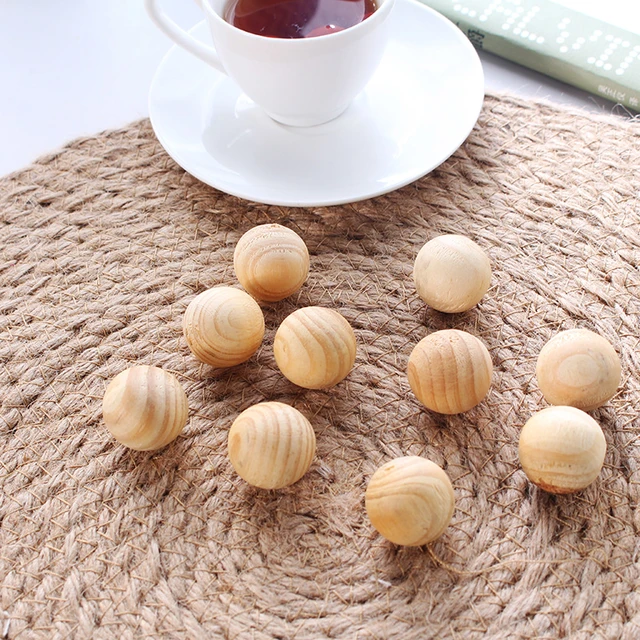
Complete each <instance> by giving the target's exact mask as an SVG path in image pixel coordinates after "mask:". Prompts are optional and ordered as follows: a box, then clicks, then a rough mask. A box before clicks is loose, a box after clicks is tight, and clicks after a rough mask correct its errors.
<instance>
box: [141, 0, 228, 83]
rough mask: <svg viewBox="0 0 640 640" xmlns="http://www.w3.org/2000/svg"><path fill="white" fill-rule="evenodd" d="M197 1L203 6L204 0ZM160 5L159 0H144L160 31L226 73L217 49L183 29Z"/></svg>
mask: <svg viewBox="0 0 640 640" xmlns="http://www.w3.org/2000/svg"><path fill="white" fill-rule="evenodd" d="M197 2H198V5H199V6H200V8H202V2H201V1H200V0H197ZM158 5H159V0H144V6H145V9H146V10H147V13H148V14H149V17H150V18H151V19H152V20H153V22H155V24H156V26H157V27H158V28H159V29H160V31H162V32H163V33H164V34H165V35H167V36H169V38H171V39H172V40H173V41H174V42H175V43H176V44H178V45H180V46H181V47H182V48H183V49H186V50H187V51H188V52H189V53H192V54H193V55H194V56H196V57H197V58H200V60H204V62H206V63H207V64H209V65H211V66H212V67H213V68H214V69H217V70H218V71H220V72H222V73H224V74H226V73H227V72H226V71H225V69H224V67H223V66H222V62H220V58H219V57H218V54H217V53H216V50H215V49H214V48H213V47H210V46H209V45H206V44H204V43H203V42H200V41H199V40H196V39H195V38H194V37H193V36H192V35H189V34H188V33H187V32H186V31H184V29H181V28H180V27H179V26H178V25H177V24H176V23H175V22H174V21H173V20H172V19H171V18H170V17H169V16H168V15H167V14H166V13H165V12H164V11H162V9H160V7H159V6H158Z"/></svg>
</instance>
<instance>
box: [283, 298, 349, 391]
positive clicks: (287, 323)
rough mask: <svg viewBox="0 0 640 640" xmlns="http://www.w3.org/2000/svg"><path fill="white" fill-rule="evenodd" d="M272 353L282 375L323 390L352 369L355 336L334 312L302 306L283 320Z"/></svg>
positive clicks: (302, 385)
mask: <svg viewBox="0 0 640 640" xmlns="http://www.w3.org/2000/svg"><path fill="white" fill-rule="evenodd" d="M273 353H274V355H275V358H276V364H277V365H278V367H279V368H280V371H281V372H282V373H283V375H284V376H285V378H287V379H288V380H290V381H291V382H293V383H294V384H297V385H298V386H300V387H304V388H305V389H327V388H329V387H333V386H334V385H336V384H338V382H340V381H341V380H343V379H344V378H345V377H346V376H347V375H348V374H349V372H350V371H351V369H352V368H353V364H354V362H355V359H356V337H355V334H354V333H353V329H352V328H351V326H350V325H349V323H348V322H347V321H346V320H345V319H344V318H343V317H342V316H341V315H340V314H339V313H338V312H337V311H333V309H326V308H324V307H305V308H303V309H298V310H297V311H294V312H293V313H292V314H291V315H289V316H287V317H286V318H285V319H284V321H283V322H282V324H281V325H280V327H279V328H278V331H277V332H276V335H275V338H274V341H273Z"/></svg>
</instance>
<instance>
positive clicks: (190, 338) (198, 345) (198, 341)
mask: <svg viewBox="0 0 640 640" xmlns="http://www.w3.org/2000/svg"><path fill="white" fill-rule="evenodd" d="M182 326H183V330H184V337H185V338H186V340H187V344H188V345H189V349H191V352H192V353H193V355H194V356H195V357H196V358H198V360H200V361H201V362H204V363H206V364H210V365H211V366H213V367H233V366H234V365H237V364H240V363H241V362H245V361H246V360H248V359H249V358H250V357H251V356H252V355H253V354H254V353H255V352H256V351H257V350H258V349H259V347H260V345H261V344H262V339H263V338H264V315H263V314H262V309H260V307H259V306H258V303H257V302H256V301H255V300H254V299H253V298H252V297H251V296H250V295H249V294H248V293H245V292H244V291H240V290H239V289H234V288H232V287H214V288H213V289H208V290H207V291H204V292H203V293H201V294H200V295H198V296H196V297H195V298H194V299H193V300H192V301H191V303H190V304H189V306H188V307H187V310H186V312H185V314H184V320H183V325H182Z"/></svg>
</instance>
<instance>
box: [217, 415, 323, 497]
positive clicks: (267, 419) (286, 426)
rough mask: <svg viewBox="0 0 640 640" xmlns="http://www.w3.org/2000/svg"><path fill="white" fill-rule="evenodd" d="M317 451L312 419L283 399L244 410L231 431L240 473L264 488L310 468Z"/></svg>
mask: <svg viewBox="0 0 640 640" xmlns="http://www.w3.org/2000/svg"><path fill="white" fill-rule="evenodd" d="M315 451H316V436H315V433H314V432H313V428H312V427H311V424H310V423H309V421H308V420H307V419H306V418H305V417H304V416H303V415H302V414H301V413H300V412H299V411H298V410H297V409H294V408H293V407H290V406H289V405H287V404H283V403H282V402H261V403H260V404H256V405H253V406H252V407H249V408H248V409H246V410H245V411H243V412H242V413H241V414H240V415H239V416H238V417H237V418H236V419H235V421H234V422H233V424H232V425H231V429H230V431H229V459H230V460H231V464H232V465H233V468H234V469H235V470H236V472H237V473H238V475H239V476H240V477H241V478H242V479H243V480H245V481H246V482H248V483H249V484H251V485H253V486H255V487H260V488H261V489H280V488H282V487H287V486H289V485H290V484H293V483H294V482H297V481H298V480H300V478H302V476H303V475H304V474H305V473H306V472H307V471H308V469H309V467H310V466H311V461H312V460H313V456H314V454H315Z"/></svg>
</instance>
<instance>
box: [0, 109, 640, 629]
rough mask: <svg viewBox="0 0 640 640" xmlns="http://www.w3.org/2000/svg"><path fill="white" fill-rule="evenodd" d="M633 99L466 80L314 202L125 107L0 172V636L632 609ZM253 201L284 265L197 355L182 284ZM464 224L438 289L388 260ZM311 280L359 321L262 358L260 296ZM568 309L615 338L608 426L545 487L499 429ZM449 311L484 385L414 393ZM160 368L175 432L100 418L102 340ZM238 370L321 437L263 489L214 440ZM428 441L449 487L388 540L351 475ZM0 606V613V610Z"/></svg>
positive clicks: (224, 251) (555, 620) (638, 488)
mask: <svg viewBox="0 0 640 640" xmlns="http://www.w3.org/2000/svg"><path fill="white" fill-rule="evenodd" d="M639 131H640V130H639V129H638V125H637V123H635V124H634V123H629V122H625V121H623V120H622V119H617V120H614V119H607V118H592V117H588V116H585V115H579V114H574V113H569V112H567V111H563V110H560V109H556V108H553V107H550V106H543V105H540V104H534V103H524V102H519V101H517V100H513V99H507V98H503V99H496V98H493V97H491V98H488V99H487V101H486V103H485V108H484V111H483V113H482V115H481V118H480V121H479V122H478V125H477V126H476V128H475V130H474V131H473V133H472V134H471V136H470V138H469V139H468V141H467V142H466V143H465V144H464V146H463V147H462V148H461V149H460V150H458V151H457V152H456V153H455V155H454V156H453V157H452V158H451V159H449V160H448V161H447V162H445V163H444V164H443V165H442V166H441V167H440V168H439V169H437V170H436V171H434V172H433V173H432V174H431V175H429V176H427V177H426V178H424V179H422V180H420V181H418V182H417V183H415V184H413V185H410V186H408V187H406V188H404V189H401V190H399V191H397V192H395V193H392V194H390V195H388V196H384V197H381V198H376V199H374V200H371V201H368V202H364V203H359V204H354V205H349V206H342V207H336V208H325V209H317V210H308V209H307V210H304V209H282V208H279V207H268V206H262V205H255V204H251V203H247V202H244V201H241V200H239V199H236V198H233V197H231V196H226V195H224V194H221V193H218V192H217V191H215V190H214V189H211V188H209V187H207V186H205V185H203V184H201V183H199V182H198V181H196V180H195V179H193V178H192V177H190V176H189V175H188V174H186V173H185V172H184V171H183V170H181V169H180V168H179V167H178V166H176V165H175V164H174V163H173V161H172V160H170V159H169V157H168V156H167V155H166V154H165V152H164V151H163V150H162V148H161V147H160V145H159V144H158V142H157V141H156V139H155V137H154V135H153V133H152V131H151V129H150V126H149V124H148V122H141V123H136V124H133V125H131V126H129V127H127V128H125V129H123V130H120V131H115V132H111V133H106V134H103V135H99V136H97V137H95V138H90V139H84V140H80V141H77V142H75V143H73V144H71V145H70V146H68V147H67V148H65V149H64V150H62V151H60V152H59V153H57V154H54V155H52V156H49V157H47V158H44V159H42V160H40V161H39V162H37V163H36V164H34V165H33V166H31V167H30V168H28V169H26V170H24V171H22V172H20V173H17V174H14V175H12V176H9V177H8V178H5V179H3V180H1V181H0V219H1V221H2V227H1V228H2V236H1V238H0V240H1V246H0V252H1V254H0V287H1V289H0V323H1V324H0V363H1V365H2V366H1V367H0V402H1V403H2V411H1V414H0V465H1V467H0V471H1V494H0V518H1V525H0V544H1V552H0V579H1V584H2V587H1V598H2V603H1V606H2V610H3V611H2V614H1V617H2V618H4V620H6V624H5V622H4V620H2V619H0V635H1V634H2V632H3V631H6V635H7V637H10V638H32V637H33V638H66V637H76V638H89V637H91V638H98V639H101V638H125V639H126V638H131V639H137V638H141V637H154V638H160V637H163V638H183V637H184V638H197V639H204V638H214V637H223V638H255V639H267V638H269V639H271V638H287V639H288V638H294V637H295V638H299V639H305V638H324V637H329V638H344V639H347V638H349V639H350V638H403V639H405V638H410V639H411V638H420V639H424V638H465V639H466V638H482V637H486V638H491V639H505V640H506V639H512V638H557V637H570V638H579V639H583V638H584V639H585V640H586V639H587V638H589V639H591V638H612V639H613V638H623V639H626V640H631V639H633V638H638V637H640V593H639V592H638V589H639V588H640V569H639V566H638V558H639V554H640V509H639V508H638V502H639V499H640V472H639V468H638V466H639V459H640V439H639V437H638V427H639V424H638V415H639V414H640V377H639V373H640V350H639V348H638V342H639V338H638V337H639V335H640V315H639V314H640V301H639V299H638V296H639V295H640V274H639V272H638V266H637V265H638V264H639V263H640V249H639V247H640V204H639V192H638V188H639V185H640V182H639V181H638V167H640V134H639ZM265 222H279V223H281V224H284V225H287V226H289V227H291V228H292V229H294V230H295V231H297V232H298V233H299V234H300V235H301V236H302V237H303V238H304V239H305V241H306V242H307V244H308V247H309V250H310V253H311V274H310V277H309V280H308V282H307V284H306V285H305V286H304V287H303V288H302V290H301V291H300V292H299V294H297V295H296V296H294V297H293V298H292V299H288V300H285V301H283V302H281V303H275V304H268V305H264V306H263V308H264V312H265V318H266V323H267V335H266V339H265V342H264V345H263V347H262V348H261V349H260V351H259V352H258V354H257V355H256V356H255V357H253V358H252V359H251V360H250V361H249V362H247V363H246V364H244V365H240V366H238V367H235V368H233V369H229V370H214V369H212V368H210V367H208V366H205V365H201V364H199V363H198V362H197V361H196V360H195V359H194V358H193V357H192V356H191V354H190V353H189V351H188V349H187V346H186V343H185V341H184V339H183V337H182V328H181V321H182V316H183V313H184V311H185V308H186V306H187V304H188V303H189V302H190V300H192V299H193V297H194V296H195V295H196V294H197V293H199V292H201V291H203V290H205V289H206V288H208V287H211V286H214V285H218V284H234V283H235V278H234V274H233V267H232V256H233V249H234V246H235V243H236V242H237V240H238V239H239V238H240V236H241V234H242V233H244V232H245V231H246V230H247V229H249V228H251V227H252V226H253V225H256V224H260V223H265ZM450 232H455V233H462V234H465V235H468V236H469V237H471V238H473V239H474V240H476V241H477V242H478V243H479V244H480V245H481V246H482V247H484V248H485V249H486V250H487V252H488V254H489V256H490V258H491V262H492V264H493V268H494V274H493V279H492V286H491V288H490V290H489V292H488V294H487V295H486V296H485V298H484V299H483V300H482V302H481V303H480V304H479V305H478V307H477V308H475V309H473V310H471V311H469V312H467V313H464V314H459V315H452V316H448V315H444V314H441V313H437V312H434V311H433V310H429V309H427V308H426V307H425V305H424V304H423V303H422V302H421V301H420V300H419V299H418V297H417V295H416V293H415V289H414V286H413V282H412V277H411V273H412V264H413V259H414V257H415V255H416V254H417V251H418V249H419V248H420V247H421V246H422V244H423V243H424V242H425V241H426V240H427V239H429V238H431V237H433V236H434V235H436V234H441V233H450ZM305 305H326V306H329V307H331V308H334V309H337V310H338V311H340V313H342V314H343V315H344V316H345V318H347V319H348V320H349V322H350V323H351V324H352V326H353V327H354V329H355V332H356V335H357V338H358V345H359V346H358V356H357V361H356V367H355V369H354V370H353V372H352V373H351V374H350V375H349V377H348V378H347V379H346V380H345V381H343V382H342V383H341V384H340V385H338V386H337V387H336V388H334V389H333V390H330V391H306V390H303V389H300V388H297V387H295V386H293V385H292V384H290V383H289V382H287V380H286V379H285V378H284V377H283V376H282V375H281V374H280V373H279V372H278V370H277V368H276V366H275V362H274V358H273V352H272V342H273V335H274V333H275V330H276V328H277V327H278V324H279V322H280V321H281V320H282V319H283V318H284V317H285V316H286V315H287V314H289V313H291V312H292V311H293V310H294V309H296V308H298V307H301V306H305ZM575 326H580V327H587V328H589V329H592V330H595V331H597V332H598V333H600V334H602V335H603V336H605V337H606V338H608V339H609V340H610V341H611V342H612V343H613V345H614V346H615V348H616V350H617V351H618V352H619V353H620V355H621V359H622V366H623V372H624V373H623V382H622V385H621V388H620V391H619V393H618V395H617V396H616V397H615V398H614V399H613V400H612V401H611V402H610V403H608V404H607V405H606V406H605V407H604V408H602V409H600V410H598V411H595V412H593V415H594V417H595V418H596V419H597V420H598V421H599V422H600V424H601V425H602V426H603V429H604V431H605V434H606V439H607V444H608V451H607V455H606V460H605V467H604V469H603V471H602V474H601V476H600V478H599V479H598V480H597V481H596V483H595V484H594V485H592V486H591V487H590V488H588V489H587V490H585V491H583V492H582V493H579V494H577V495H574V496H563V497H555V496H552V495H549V494H545V493H544V492H542V491H540V490H539V489H537V488H535V487H534V486H532V485H531V484H529V482H528V481H527V479H526V477H525V475H524V473H523V472H522V470H521V469H520V466H519V464H518V457H517V440H518V434H519V430H520V428H521V426H522V425H523V423H524V422H525V421H526V419H527V418H528V417H529V416H530V415H531V414H532V413H533V412H534V411H536V410H538V409H540V408H542V407H544V406H545V402H544V400H543V399H542V396H541V394H540V392H539V390H538V388H537V384H536V380H535V374H534V371H535V361H536V357H537V354H538V353H539V351H540V349H541V347H542V346H543V344H544V343H545V342H546V341H547V340H548V339H549V338H551V336H552V335H554V334H555V333H556V332H557V331H559V330H561V329H567V328H570V327H575ZM447 327H450V328H459V329H465V330H468V331H470V332H471V333H473V334H475V335H477V336H479V337H480V338H481V339H482V340H483V341H484V342H485V343H486V344H487V346H488V348H489V350H490V352H491V356H492V359H493V363H494V366H495V373H494V379H493V387H492V389H491V391H490V394H489V396H488V397H487V399H486V400H485V401H484V402H483V403H481V404H480V405H479V406H478V407H477V408H475V409H474V410H472V411H469V412H468V413H466V414H463V415H458V416H451V417H445V416H440V415H436V414H433V413H431V412H429V411H427V410H425V409H423V408H422V407H421V406H420V405H419V404H418V402H417V401H416V399H415V398H414V397H413V395H412V393H411V391H410V389H409V385H408V382H407V378H406V373H405V369H406V365H407V360H408V356H409V354H410V352H411V349H412V347H413V346H414V345H415V344H416V343H417V342H418V340H420V339H421V338H422V337H423V336H425V335H426V334H427V333H428V332H430V331H434V330H436V329H442V328H447ZM136 363H142V364H153V365H157V366H160V367H163V368H165V369H167V370H169V371H171V372H173V373H174V374H175V375H176V376H177V377H178V379H179V380H180V381H181V383H182V384H183V386H184V388H185V390H186V392H187V395H188V397H189V402H190V420H189V423H188V425H187V428H186V429H185V431H184V433H183V435H182V436H181V437H180V438H179V439H178V440H177V441H175V442H174V443H173V444H171V445H170V446H168V447H166V448H165V449H164V450H162V451H160V452H156V453H138V452H132V451H129V450H126V449H125V448H124V447H123V446H121V445H118V444H117V443H116V442H114V440H112V439H111V437H110V436H109V434H108V432H107V431H106V429H105V427H104V425H103V423H102V418H101V399H102V395H103V393H104V389H105V387H106V385H107V383H108V381H109V380H110V379H111V378H113V376H115V375H116V374H117V373H118V372H120V371H122V370H123V369H124V368H125V367H127V366H129V365H132V364H136ZM262 400H280V401H285V402H288V403H291V404H293V405H294V406H295V407H297V408H298V409H300V410H301V411H302V412H303V413H304V414H305V415H306V416H307V417H308V418H309V419H310V420H311V422H312V424H313V426H314V429H315V431H316V435H317V442H318V449H317V456H316V458H315V461H314V463H313V465H312V467H311V470H310V471H309V473H308V474H307V475H306V476H305V477H304V478H303V479H302V480H301V481H299V482H298V483H297V484H295V485H293V486H292V487H289V488H287V489H284V490H281V491H277V492H276V491H273V492H268V491H262V490H258V489H253V488H251V487H249V486H248V485H246V484H245V483H244V482H242V481H241V480H240V479H239V478H238V477H237V476H236V475H235V473H234V472H233V469H232V467H231V465H230V463H229V461H228V459H227V455H226V454H227V451H226V438H227V432H228V429H229V427H230V425H231V423H232V421H233V419H234V418H235V416H237V415H238V413H239V412H240V411H241V410H243V409H245V408H247V407H249V406H250V405H251V404H253V403H255V402H258V401H262ZM405 454H412V455H413V454H417V455H422V456H426V457H427V458H430V459H431V460H433V461H435V462H436V463H438V464H440V465H442V466H443V467H444V468H445V469H446V471H447V473H448V474H449V476H450V477H451V480H452V482H453V485H454V487H455V494H456V500H457V505H456V511H455V513H454V517H453V522H452V525H451V526H450V527H449V528H448V529H447V530H446V532H445V534H444V535H443V537H442V538H441V539H440V540H438V541H437V542H435V543H434V544H432V545H430V546H428V547H423V548H413V549H411V548H398V547H395V546H393V545H392V544H390V543H387V542H385V541H384V540H383V539H382V538H381V537H380V536H378V535H377V534H376V533H375V531H374V530H373V529H372V527H371V525H370V524H369V522H368V520H367V518H366V515H365V511H364V499H363V496H364V490H365V487H366V484H367V481H368V479H369V478H370V477H371V475H372V474H373V472H374V471H375V469H376V468H377V467H378V466H379V465H380V464H382V463H383V462H385V461H387V460H389V459H391V458H392V457H396V456H400V455H405ZM7 625H8V626H7Z"/></svg>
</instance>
